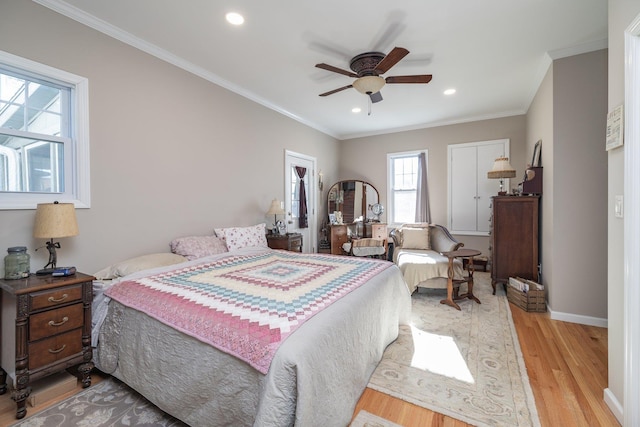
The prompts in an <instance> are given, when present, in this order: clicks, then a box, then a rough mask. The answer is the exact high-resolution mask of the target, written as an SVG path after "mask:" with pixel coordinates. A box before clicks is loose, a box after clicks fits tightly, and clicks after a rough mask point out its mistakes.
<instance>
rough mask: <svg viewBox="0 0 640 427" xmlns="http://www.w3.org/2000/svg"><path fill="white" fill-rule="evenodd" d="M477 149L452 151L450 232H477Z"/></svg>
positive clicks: (469, 148) (456, 149)
mask: <svg viewBox="0 0 640 427" xmlns="http://www.w3.org/2000/svg"><path fill="white" fill-rule="evenodd" d="M476 153H477V149H476V147H468V146H467V147H456V148H453V149H452V150H451V163H450V167H451V187H452V188H453V189H454V191H452V192H451V211H450V218H451V221H450V224H449V229H450V230H456V231H457V232H469V231H476V225H477V217H476V210H477V207H476V205H477V203H476V194H477V187H476V182H477V180H478V170H477V167H476V163H477V162H476Z"/></svg>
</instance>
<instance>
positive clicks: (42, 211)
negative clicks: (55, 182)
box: [33, 202, 78, 275]
mask: <svg viewBox="0 0 640 427" xmlns="http://www.w3.org/2000/svg"><path fill="white" fill-rule="evenodd" d="M77 235H78V222H77V221H76V210H75V207H74V205H73V203H58V202H53V203H39V204H38V207H37V209H36V219H35V225H34V227H33V237H35V238H38V239H49V241H48V242H47V250H48V251H49V262H48V263H47V265H45V266H44V268H43V269H42V270H38V271H37V272H36V274H38V275H43V274H51V273H53V270H55V268H56V262H57V260H58V256H57V254H56V248H58V249H59V248H60V242H55V243H54V241H53V239H58V238H61V237H71V236H77ZM36 250H37V249H36Z"/></svg>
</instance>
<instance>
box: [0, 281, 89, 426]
mask: <svg viewBox="0 0 640 427" xmlns="http://www.w3.org/2000/svg"><path fill="white" fill-rule="evenodd" d="M93 279H94V278H93V277H92V276H88V275H86V274H82V273H76V274H74V275H71V276H67V277H52V276H50V275H47V276H35V275H32V276H30V277H28V278H26V279H18V280H0V287H2V328H1V330H2V370H1V371H0V394H4V393H6V391H7V376H8V377H9V378H10V379H11V380H12V381H13V386H14V389H13V390H12V398H13V399H14V400H15V401H16V404H17V411H16V418H23V417H24V416H25V415H26V413H27V410H26V399H27V397H29V394H30V393H31V387H30V383H31V382H32V381H35V380H37V379H39V378H42V377H45V376H47V375H50V374H54V373H57V372H60V371H62V370H64V369H67V368H70V367H72V366H75V365H79V367H78V374H79V375H80V376H81V380H82V386H83V387H89V386H90V385H91V377H90V376H89V373H90V372H91V369H93V363H92V361H91V359H92V351H91V303H92V301H93V282H92V281H93Z"/></svg>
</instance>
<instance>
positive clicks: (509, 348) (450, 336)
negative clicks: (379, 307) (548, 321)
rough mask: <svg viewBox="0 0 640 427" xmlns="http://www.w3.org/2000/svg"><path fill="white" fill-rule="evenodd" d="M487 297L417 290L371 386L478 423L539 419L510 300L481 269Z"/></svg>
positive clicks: (481, 290)
mask: <svg viewBox="0 0 640 427" xmlns="http://www.w3.org/2000/svg"><path fill="white" fill-rule="evenodd" d="M474 279H475V285H474V294H475V295H476V296H477V297H478V298H479V299H480V301H481V302H482V304H477V303H475V302H473V301H471V300H468V299H465V300H460V301H458V303H459V305H460V308H461V311H458V310H456V309H454V308H452V307H450V306H447V305H443V304H440V300H442V299H443V298H445V297H446V291H445V290H424V289H421V290H420V292H419V293H415V294H414V295H413V296H412V318H411V325H409V326H402V327H401V329H400V336H399V337H398V339H397V340H396V341H395V342H394V343H392V344H391V345H390V346H389V347H388V348H387V350H386V351H385V353H384V356H383V358H382V361H381V362H380V364H379V365H378V367H377V368H376V370H375V372H374V373H373V376H372V377H371V380H370V383H369V385H368V386H369V387H370V388H373V389H375V390H378V391H380V392H383V393H386V394H389V395H391V396H394V397H397V398H399V399H402V400H404V401H407V402H410V403H413V404H416V405H418V406H421V407H423V408H427V409H430V410H432V411H434V412H438V413H441V414H444V415H447V416H450V417H452V418H455V419H458V420H461V421H464V422H466V423H468V424H472V425H475V426H519V427H529V426H532V427H539V426H540V420H539V418H538V413H537V410H536V406H535V400H534V398H533V393H532V391H531V386H530V384H529V379H528V376H527V371H526V367H525V364H524V360H523V358H522V353H521V350H520V344H519V342H518V336H517V333H516V331H515V327H514V325H513V319H512V317H511V310H510V307H509V302H508V301H507V298H506V295H505V293H504V290H503V289H502V287H501V286H499V287H498V292H497V295H492V294H491V293H492V288H491V282H490V280H491V279H490V277H489V273H482V272H476V273H475V275H474Z"/></svg>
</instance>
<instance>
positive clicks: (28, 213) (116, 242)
mask: <svg viewBox="0 0 640 427" xmlns="http://www.w3.org/2000/svg"><path fill="white" fill-rule="evenodd" d="M25 28H28V29H29V30H28V31H25ZM0 49H2V50H4V51H7V52H9V53H12V54H15V55H19V56H22V57H25V58H28V59H31V60H34V61H37V62H40V63H43V64H46V65H49V66H53V67H56V68H59V69H62V70H65V71H68V72H71V73H74V74H77V75H81V76H84V77H87V78H88V79H89V90H90V95H89V96H90V99H89V101H90V106H89V108H90V137H91V196H92V205H91V208H90V209H79V210H78V211H77V216H78V222H79V227H80V235H79V236H77V237H73V238H67V239H62V240H61V244H62V249H61V250H59V259H58V264H59V265H75V266H76V267H78V269H79V270H81V271H84V272H87V273H93V272H95V271H97V270H98V269H100V268H102V267H104V266H106V265H108V264H109V263H112V262H115V261H119V260H122V259H124V258H127V257H130V256H135V255H140V254H144V253H150V252H156V251H157V252H161V251H162V252H164V251H168V250H169V246H168V244H169V242H170V241H171V239H173V238H175V237H178V236H185V235H192V234H210V233H212V232H213V227H214V226H230V225H250V224H255V223H258V222H265V221H268V218H266V217H265V215H264V212H266V211H267V209H268V208H269V204H270V202H271V199H272V198H274V197H277V198H280V199H282V198H283V196H284V173H283V170H284V151H285V149H289V150H292V151H295V152H299V153H303V154H306V155H309V156H314V157H316V158H317V160H318V168H319V169H322V171H323V173H324V175H325V180H327V181H331V180H333V179H336V177H337V170H338V162H337V156H338V141H336V140H335V139H333V138H331V137H329V136H327V135H325V134H322V133H320V132H318V131H315V130H313V129H311V128H309V127H307V126H305V125H302V124H300V123H299V122H296V121H294V120H291V119H289V118H287V117H285V116H283V115H281V114H279V113H276V112H274V111H272V110H270V109H267V108H265V107H262V106H260V105H259V104H256V103H255V102H252V101H249V100H248V99H246V98H243V97H241V96H239V95H236V94H234V93H232V92H229V91H227V90H225V89H223V88H221V87H219V86H217V85H214V84H212V83H210V82H207V81H205V80H203V79H201V78H199V77H196V76H194V75H192V74H190V73H187V72H186V71H183V70H181V69H179V68H177V67H175V66H172V65H170V64H168V63H165V62H163V61H160V60H159V59H156V58H155V57H152V56H150V55H148V54H145V53H143V52H141V51H139V50H137V49H135V48H132V47H130V46H127V45H125V44H123V43H120V42H118V41H116V40H114V39H112V38H110V37H107V36H106V35H103V34H101V33H99V32H96V31H94V30H92V29H90V28H88V27H85V26H83V25H81V24H79V23H77V22H75V21H72V20H70V19H68V18H65V17H63V16H61V15H58V14H56V13H54V12H52V11H51V10H49V9H46V8H44V7H41V6H39V5H37V4H36V3H34V2H31V1H10V2H3V4H2V13H0ZM325 188H326V187H325ZM322 199H324V196H321V200H322ZM33 218H34V211H33V210H17V211H0V248H7V247H9V246H15V245H26V246H28V248H29V252H30V253H31V255H32V262H31V266H32V269H33V270H35V269H37V268H41V267H42V266H44V264H45V263H46V251H43V250H40V251H38V252H35V251H34V249H35V248H36V247H38V246H41V245H43V244H44V241H36V240H35V239H33V238H32V237H31V232H32V224H33ZM3 250H4V249H3Z"/></svg>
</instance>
